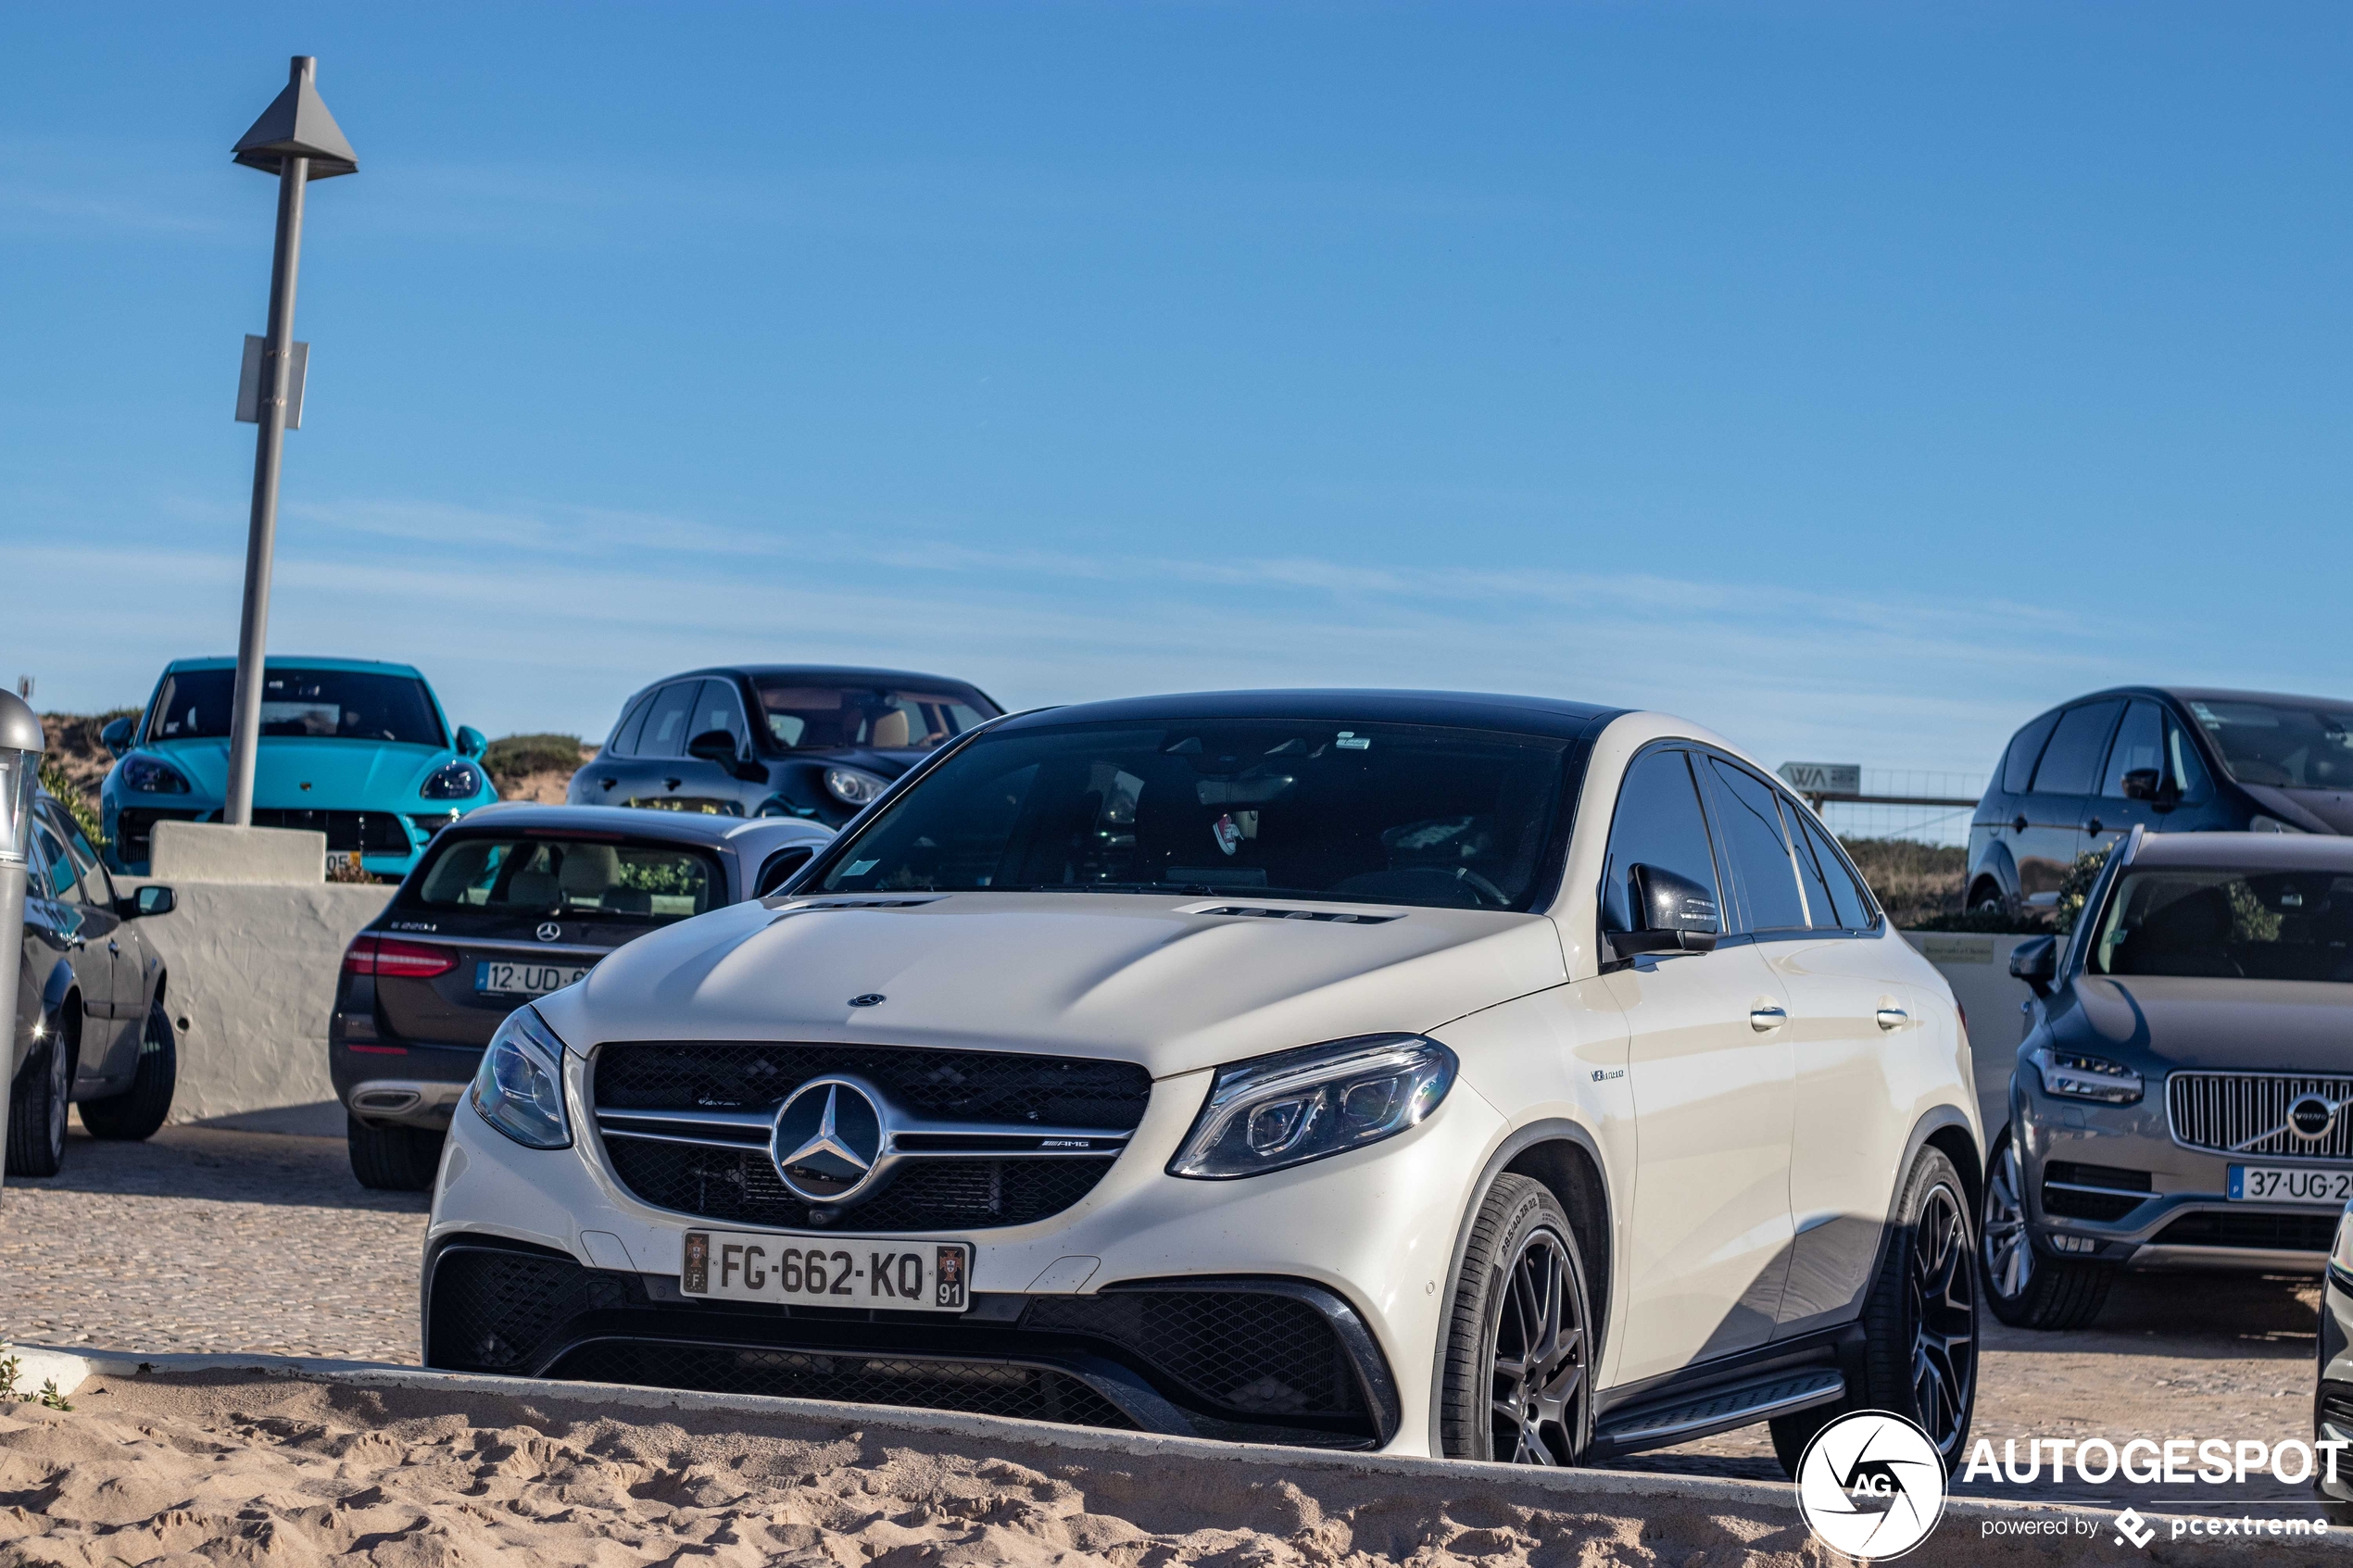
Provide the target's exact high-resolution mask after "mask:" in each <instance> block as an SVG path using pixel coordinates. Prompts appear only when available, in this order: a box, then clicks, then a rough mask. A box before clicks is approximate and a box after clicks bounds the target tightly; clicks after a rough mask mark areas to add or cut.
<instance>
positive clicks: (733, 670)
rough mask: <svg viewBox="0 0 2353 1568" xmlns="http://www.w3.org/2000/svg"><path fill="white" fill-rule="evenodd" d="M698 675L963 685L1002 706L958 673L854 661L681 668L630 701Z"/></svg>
mask: <svg viewBox="0 0 2353 1568" xmlns="http://www.w3.org/2000/svg"><path fill="white" fill-rule="evenodd" d="M697 675H716V676H718V677H720V678H721V679H723V680H732V679H737V678H741V677H745V676H749V677H750V678H752V679H754V680H769V679H773V678H774V677H777V676H782V677H784V678H785V679H786V680H788V681H806V682H807V683H808V684H811V685H812V686H827V685H842V686H918V687H921V686H962V687H963V689H964V690H966V691H968V692H971V693H973V694H974V695H975V696H978V697H979V698H980V699H981V700H982V701H983V702H986V703H987V704H988V706H989V707H991V708H994V709H997V710H998V711H999V712H1000V713H1001V712H1003V711H1004V706H1005V705H1004V704H1003V703H1000V702H999V701H998V700H997V699H996V698H995V697H993V696H989V695H988V693H987V692H985V691H982V690H981V689H980V688H979V687H978V686H976V685H975V684H973V683H972V682H970V681H967V680H964V679H963V678H962V677H960V676H956V675H928V674H925V672H924V671H920V670H870V669H867V668H866V667H864V666H863V665H857V664H707V665H705V666H703V667H702V668H701V669H699V670H681V671H678V672H677V673H676V674H674V675H664V676H661V678H660V679H658V680H652V681H648V682H647V683H646V684H644V685H642V686H639V687H638V688H637V689H636V690H635V691H634V692H632V693H630V694H629V700H630V701H632V702H634V701H635V700H636V698H637V697H638V696H642V695H643V694H644V693H647V692H649V691H651V690H653V688H654V687H656V686H666V685H668V684H670V683H671V682H673V681H685V680H690V679H692V678H693V677H695V676H697ZM628 709H629V703H628V702H624V703H623V704H622V711H623V712H627V711H628Z"/></svg>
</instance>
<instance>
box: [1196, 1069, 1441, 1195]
mask: <svg viewBox="0 0 2353 1568" xmlns="http://www.w3.org/2000/svg"><path fill="white" fill-rule="evenodd" d="M1453 1085H1454V1053H1453V1051H1450V1050H1448V1049H1447V1048H1446V1047H1444V1046H1441V1045H1440V1044H1439V1043H1438V1042H1437V1041H1436V1040H1426V1039H1424V1038H1423V1037H1422V1036H1420V1035H1361V1036H1359V1037H1358V1038H1356V1039H1353V1040H1334V1041H1333V1042H1332V1043H1331V1044H1329V1045H1325V1046H1310V1047H1307V1048H1306V1049H1304V1050H1296V1051H1284V1052H1282V1053H1281V1054H1280V1055H1277V1056H1262V1057H1259V1058H1257V1059H1256V1060H1252V1061H1239V1062H1236V1063H1235V1064H1234V1065H1233V1066H1231V1067H1221V1068H1219V1069H1218V1070H1217V1076H1216V1078H1215V1079H1214V1081H1213V1082H1212V1083H1211V1084H1210V1086H1209V1099H1208V1102H1207V1103H1206V1104H1204V1105H1203V1106H1202V1108H1201V1114H1200V1115H1199V1116H1196V1117H1194V1118H1193V1130H1192V1131H1191V1132H1190V1133H1188V1134H1187V1135H1185V1141H1184V1143H1183V1145H1181V1146H1180V1147H1179V1148H1177V1150H1176V1158H1175V1159H1174V1160H1170V1161H1169V1162H1168V1173H1169V1174H1170V1175H1172V1176H1192V1177H1195V1178H1198V1179H1200V1180H1203V1181H1225V1180H1229V1179H1231V1178H1233V1177H1235V1176H1255V1175H1257V1174H1259V1173H1262V1172H1265V1171H1279V1170H1281V1169H1282V1168H1283V1167H1284V1166H1286V1165H1297V1164H1301V1163H1302V1162H1303V1161H1306V1160H1321V1159H1323V1158H1324V1156H1326V1155H1327V1154H1340V1153H1343V1152H1345V1151H1347V1150H1349V1149H1352V1148H1363V1147H1364V1146H1365V1144H1368V1143H1378V1142H1379V1141H1380V1140H1381V1139H1383V1138H1386V1137H1390V1136H1392V1135H1396V1134H1398V1133H1402V1132H1403V1131H1405V1130H1406V1129H1407V1128H1408V1127H1412V1126H1415V1125H1416V1124H1418V1123H1420V1122H1421V1120H1422V1118H1423V1117H1425V1116H1428V1114H1429V1113H1430V1112H1431V1111H1433V1110H1437V1109H1438V1102H1439V1101H1441V1100H1442V1099H1444V1098H1446V1091H1447V1090H1448V1089H1450V1088H1452V1087H1453Z"/></svg>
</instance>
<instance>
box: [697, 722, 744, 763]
mask: <svg viewBox="0 0 2353 1568" xmlns="http://www.w3.org/2000/svg"><path fill="white" fill-rule="evenodd" d="M686 755H687V756H689V757H692V758H694V759H696V760H698V761H701V762H718V763H722V764H724V765H728V766H733V765H734V763H735V760H736V737H735V736H733V735H731V734H728V733H727V732H726V731H724V730H705V731H704V732H703V733H702V734H698V735H697V736H696V737H695V738H694V739H692V740H690V741H688V742H687V743H686Z"/></svg>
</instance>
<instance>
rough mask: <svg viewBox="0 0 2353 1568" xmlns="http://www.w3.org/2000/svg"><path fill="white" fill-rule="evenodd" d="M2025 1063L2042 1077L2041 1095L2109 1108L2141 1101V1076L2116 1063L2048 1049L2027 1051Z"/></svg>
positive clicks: (2100, 1058)
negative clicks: (2104, 1103) (2093, 1101)
mask: <svg viewBox="0 0 2353 1568" xmlns="http://www.w3.org/2000/svg"><path fill="white" fill-rule="evenodd" d="M2026 1059H2027V1060H2029V1061H2031V1062H2032V1063H2033V1064H2034V1070H2035V1071H2036V1072H2037V1073H2041V1074H2042V1075H2043V1092H2044V1093H2045V1094H2046V1095H2059V1096H2063V1097H2064V1098H2068V1099H2096V1100H2106V1101H2107V1102H2108V1104H2110V1105H2131V1104H2132V1103H2133V1101H2135V1100H2137V1099H2139V1098H2141V1091H2142V1088H2143V1085H2142V1083H2141V1075H2140V1074H2139V1073H2135V1072H2133V1070H2132V1069H2131V1068H2129V1067H2127V1066H2125V1065H2124V1064H2123V1063H2122V1062H2120V1061H2110V1060H2108V1059H2107V1058H2106V1057H2098V1056H2084V1055H2082V1053H2081V1052H2078V1051H2061V1050H2053V1049H2051V1048H2050V1047H2048V1046H2040V1047H2036V1048H2035V1049H2033V1050H2032V1051H2029V1052H2028V1053H2027V1058H2026Z"/></svg>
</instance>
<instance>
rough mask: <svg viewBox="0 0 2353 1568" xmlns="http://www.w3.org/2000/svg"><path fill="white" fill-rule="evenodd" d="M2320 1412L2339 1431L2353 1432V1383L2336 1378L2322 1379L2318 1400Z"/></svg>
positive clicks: (2322, 1417)
mask: <svg viewBox="0 0 2353 1568" xmlns="http://www.w3.org/2000/svg"><path fill="white" fill-rule="evenodd" d="M2317 1403H2318V1404H2319V1406H2320V1409H2319V1411H2318V1414H2319V1417H2320V1419H2321V1420H2322V1421H2325V1422H2327V1423H2328V1424H2330V1425H2331V1426H2334V1427H2335V1428H2336V1429H2337V1430H2338V1431H2339V1432H2353V1383H2339V1382H2337V1381H2336V1380H2335V1379H2334V1378H2322V1380H2321V1394H2320V1399H2319V1400H2318V1401H2317Z"/></svg>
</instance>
